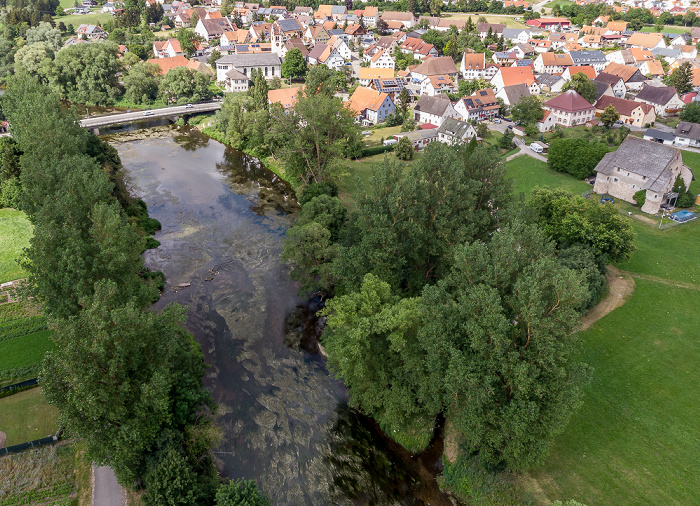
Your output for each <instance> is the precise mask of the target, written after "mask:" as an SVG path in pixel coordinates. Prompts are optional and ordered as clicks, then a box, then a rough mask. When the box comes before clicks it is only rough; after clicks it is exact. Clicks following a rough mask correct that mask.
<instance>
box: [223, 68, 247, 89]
mask: <svg viewBox="0 0 700 506" xmlns="http://www.w3.org/2000/svg"><path fill="white" fill-rule="evenodd" d="M249 81H250V80H249V79H248V76H247V75H245V74H243V73H241V72H239V71H237V70H236V69H231V70H229V71H228V72H226V81H224V89H225V90H226V91H227V92H229V93H240V92H246V91H248V86H249Z"/></svg>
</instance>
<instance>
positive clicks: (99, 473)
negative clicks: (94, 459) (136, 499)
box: [92, 466, 126, 506]
mask: <svg viewBox="0 0 700 506" xmlns="http://www.w3.org/2000/svg"><path fill="white" fill-rule="evenodd" d="M92 477H93V488H92V504H93V506H125V505H126V496H125V494H124V489H123V488H122V487H121V486H120V485H119V483H117V478H116V477H115V476H114V471H112V469H111V468H110V467H107V466H100V467H97V466H92Z"/></svg>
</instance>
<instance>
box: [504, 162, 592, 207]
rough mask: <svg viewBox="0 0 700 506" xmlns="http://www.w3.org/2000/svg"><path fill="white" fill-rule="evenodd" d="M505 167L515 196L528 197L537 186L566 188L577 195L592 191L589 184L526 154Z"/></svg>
mask: <svg viewBox="0 0 700 506" xmlns="http://www.w3.org/2000/svg"><path fill="white" fill-rule="evenodd" d="M505 167H506V171H507V174H508V178H510V180H511V181H512V183H513V195H520V194H524V195H525V197H527V196H528V195H529V194H530V193H531V192H532V189H533V188H534V187H536V186H549V187H550V188H565V189H567V190H569V191H570V192H572V193H576V194H577V195H578V194H581V193H583V192H586V191H589V190H591V185H589V184H588V183H586V182H584V181H579V180H578V179H576V178H574V177H572V176H571V175H569V174H565V173H563V172H557V171H555V170H553V169H550V168H549V167H548V166H547V163H546V162H543V161H540V160H536V159H534V158H532V157H531V156H528V155H525V154H523V155H520V156H516V157H515V158H513V159H512V160H510V161H508V162H506V163H505Z"/></svg>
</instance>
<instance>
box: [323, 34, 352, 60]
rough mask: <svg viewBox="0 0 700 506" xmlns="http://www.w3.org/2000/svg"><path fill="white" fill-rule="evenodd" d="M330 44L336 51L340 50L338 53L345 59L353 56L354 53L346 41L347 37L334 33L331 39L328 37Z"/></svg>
mask: <svg viewBox="0 0 700 506" xmlns="http://www.w3.org/2000/svg"><path fill="white" fill-rule="evenodd" d="M328 45H329V46H332V47H333V48H334V49H335V50H336V51H338V54H339V55H340V56H341V57H342V58H343V59H344V60H347V61H349V60H350V59H351V58H352V54H351V53H350V47H349V46H348V43H347V42H346V41H345V39H343V38H341V37H338V36H337V35H333V36H331V38H330V39H328Z"/></svg>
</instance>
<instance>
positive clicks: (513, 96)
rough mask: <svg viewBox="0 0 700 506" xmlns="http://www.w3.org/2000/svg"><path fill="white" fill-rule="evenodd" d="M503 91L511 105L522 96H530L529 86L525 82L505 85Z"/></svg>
mask: <svg viewBox="0 0 700 506" xmlns="http://www.w3.org/2000/svg"><path fill="white" fill-rule="evenodd" d="M503 92H504V93H505V94H506V98H507V99H508V103H509V104H510V105H511V106H512V105H515V104H517V103H518V102H520V99H522V98H523V97H529V96H530V88H528V87H527V86H526V85H525V84H522V83H521V84H513V85H511V86H506V87H504V88H503Z"/></svg>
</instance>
